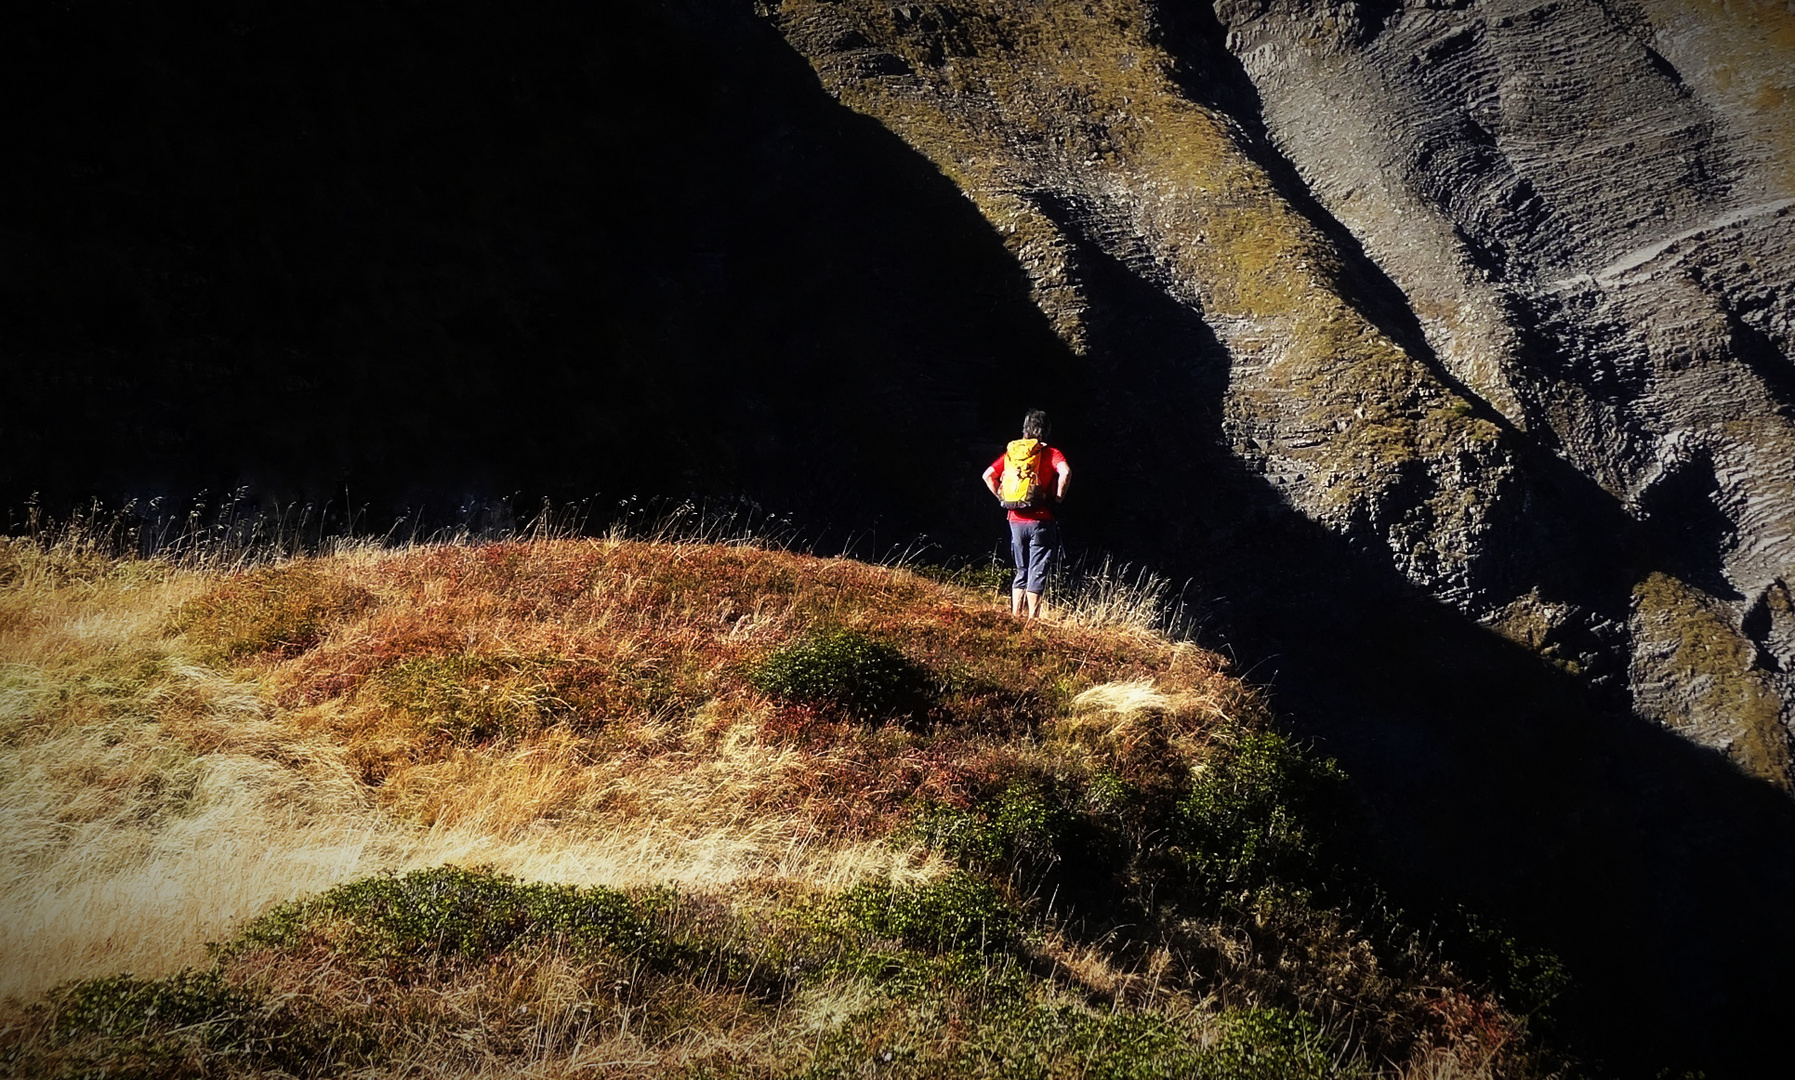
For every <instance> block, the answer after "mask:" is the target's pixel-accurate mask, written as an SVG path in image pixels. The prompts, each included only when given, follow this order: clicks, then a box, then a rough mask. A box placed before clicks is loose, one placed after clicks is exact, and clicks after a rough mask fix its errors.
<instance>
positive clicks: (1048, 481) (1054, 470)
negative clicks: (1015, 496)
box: [991, 446, 1066, 521]
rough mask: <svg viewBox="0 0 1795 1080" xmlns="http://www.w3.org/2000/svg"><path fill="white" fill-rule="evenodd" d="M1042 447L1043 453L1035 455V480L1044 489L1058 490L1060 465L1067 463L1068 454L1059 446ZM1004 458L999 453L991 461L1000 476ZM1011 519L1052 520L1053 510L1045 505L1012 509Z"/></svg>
mask: <svg viewBox="0 0 1795 1080" xmlns="http://www.w3.org/2000/svg"><path fill="white" fill-rule="evenodd" d="M1041 449H1042V453H1039V454H1036V455H1035V482H1036V483H1038V484H1040V485H1041V490H1043V491H1058V490H1059V489H1060V466H1061V465H1064V464H1065V463H1066V455H1064V454H1062V453H1060V452H1059V450H1058V449H1057V448H1055V447H1052V446H1044V447H1042V448H1041ZM1003 459H1004V455H1002V454H999V455H997V460H996V461H993V462H992V463H991V467H992V468H993V469H996V470H997V475H998V477H999V478H1001V477H1002V476H1003ZM1010 520H1011V521H1052V520H1053V511H1052V510H1050V509H1048V508H1047V507H1045V506H1032V507H1029V508H1028V509H1026V510H1011V511H1010Z"/></svg>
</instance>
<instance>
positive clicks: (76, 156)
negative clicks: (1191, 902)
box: [0, 0, 1067, 550]
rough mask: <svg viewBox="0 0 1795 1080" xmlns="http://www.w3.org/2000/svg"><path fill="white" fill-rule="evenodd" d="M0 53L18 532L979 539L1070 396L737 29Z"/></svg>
mask: <svg viewBox="0 0 1795 1080" xmlns="http://www.w3.org/2000/svg"><path fill="white" fill-rule="evenodd" d="M6 21H7V26H6V33H5V34H4V35H0V40H4V41H5V46H4V48H5V49H6V52H7V59H8V61H9V62H8V63H7V64H5V65H4V67H5V69H6V72H7V78H8V80H9V83H8V85H10V86H11V87H13V88H14V90H15V92H14V93H13V94H12V95H10V96H11V97H12V99H13V100H18V101H36V102H43V103H45V104H44V105H42V106H41V107H39V110H38V111H37V112H35V113H34V114H33V115H32V116H31V117H30V118H29V122H28V123H27V124H26V125H25V126H24V128H23V129H22V130H21V131H20V132H19V133H18V135H17V138H16V139H15V140H14V141H13V143H12V145H10V146H9V153H10V154H11V164H10V166H9V168H8V169H7V170H5V175H4V177H0V207H3V208H4V209H0V214H4V215H5V221H4V227H5V229H6V232H7V235H8V237H9V240H8V244H9V248H10V249H11V250H10V253H9V257H10V259H11V272H10V273H7V274H6V275H4V277H0V306H3V310H0V335H4V336H3V337H0V351H3V354H4V356H5V357H6V362H7V364H8V366H9V368H11V369H13V370H16V371H18V372H20V373H21V376H22V378H21V383H22V385H19V386H17V387H13V386H9V388H8V392H9V394H10V395H12V398H11V400H10V401H9V406H10V408H9V412H8V416H7V418H6V426H5V430H4V435H3V437H4V440H5V442H4V445H3V446H0V451H3V452H0V502H3V503H4V504H5V505H7V506H9V507H12V508H16V507H18V506H19V504H20V503H21V502H22V501H23V499H24V498H25V496H26V495H28V494H29V493H30V492H32V491H34V490H35V491H41V492H43V501H44V503H45V505H46V507H47V508H52V509H53V508H56V507H59V506H60V507H67V506H69V505H78V504H80V503H81V502H84V501H85V500H87V499H89V498H92V497H96V496H98V497H102V498H105V499H108V500H114V501H116V500H120V499H122V498H124V497H127V496H134V495H145V496H147V495H154V494H164V495H168V496H171V497H172V498H175V499H180V498H185V497H187V496H189V495H191V494H192V493H193V492H195V491H197V490H199V489H202V488H209V489H211V490H212V491H214V492H217V491H220V490H224V489H230V488H234V487H236V486H237V485H238V484H249V485H250V486H251V496H252V497H265V498H266V497H275V498H279V499H282V500H286V501H294V500H299V501H305V500H310V501H315V502H323V501H324V500H325V499H330V498H335V499H336V500H337V501H338V503H339V505H341V504H342V500H343V499H344V490H345V488H346V489H347V492H348V498H349V499H350V500H351V501H353V503H355V504H358V505H366V506H367V507H369V508H370V509H369V513H370V515H371V516H373V517H374V518H375V524H376V527H379V525H380V523H381V522H382V521H383V520H385V519H384V517H383V515H387V514H391V515H393V516H397V515H398V514H399V513H401V512H402V511H404V510H405V509H407V508H409V509H411V510H414V511H416V510H418V509H419V508H420V506H421V508H422V512H423V517H422V523H423V525H424V526H425V527H428V526H429V525H430V524H432V523H435V522H440V521H441V520H443V519H444V518H452V517H453V516H454V515H455V513H456V510H457V507H458V506H459V505H460V504H462V503H464V502H468V501H470V500H471V501H475V502H478V501H482V500H489V499H492V498H495V497H499V496H504V495H506V494H509V493H511V492H514V491H518V492H522V495H521V496H520V498H519V500H518V501H519V502H520V503H522V504H525V505H530V504H533V502H534V497H535V496H537V495H545V496H550V497H553V498H555V499H557V500H568V499H577V498H581V497H585V496H589V495H591V494H593V493H594V492H608V493H611V494H612V496H613V497H615V496H621V495H651V494H660V495H668V496H673V497H679V496H682V495H688V494H689V495H724V496H731V495H736V494H739V493H741V492H744V491H747V492H753V493H754V494H755V496H756V497H757V498H759V499H761V500H762V501H763V502H766V503H768V504H770V505H773V506H776V507H779V508H781V509H784V510H789V511H792V512H795V513H797V514H798V515H800V516H802V517H805V518H807V519H809V520H818V521H828V522H830V523H831V524H832V525H833V526H834V527H835V528H837V529H839V530H840V531H841V533H842V534H845V535H850V536H856V537H859V538H861V539H862V541H863V542H864V548H863V550H868V549H870V550H878V548H879V546H880V544H881V543H889V542H891V540H894V539H909V538H911V537H914V536H915V535H916V534H917V533H918V532H921V531H923V530H925V529H926V530H929V531H931V532H934V533H937V534H945V535H946V536H947V537H948V538H950V539H952V540H954V541H956V542H958V543H961V544H965V543H968V542H970V540H971V538H972V537H974V536H978V535H981V534H982V533H983V532H984V531H985V530H986V529H988V528H989V522H988V521H986V520H985V518H984V517H983V516H982V515H980V514H978V513H977V510H983V509H985V508H984V507H977V509H976V510H975V509H974V507H975V505H976V504H975V503H974V502H973V501H970V500H969V501H964V502H957V503H956V502H952V501H951V500H949V501H947V503H946V504H947V505H950V506H951V507H953V509H951V510H950V511H949V512H948V513H946V514H944V513H943V512H942V511H943V506H944V493H946V492H952V491H956V490H967V491H971V492H976V491H977V490H978V488H977V483H978V482H977V475H978V468H979V466H978V465H976V464H973V462H974V461H975V460H976V459H977V457H978V456H979V455H980V454H982V453H984V451H985V450H986V449H987V443H988V442H989V440H991V439H993V438H995V437H996V435H997V434H998V433H1001V432H1003V431H1005V430H1007V429H1009V428H1010V427H1012V426H1014V425H1015V424H1016V423H1017V418H1016V417H1014V416H1011V413H1016V414H1017V415H1018V416H1019V414H1020V411H1021V409H1022V408H1023V407H1024V403H1022V402H1019V401H1017V400H1016V396H1015V394H1014V393H1013V392H1012V390H1011V384H1012V383H1013V382H1014V372H1016V371H1019V370H1034V371H1040V372H1042V373H1043V374H1044V375H1046V376H1048V377H1049V378H1050V381H1052V382H1053V383H1055V384H1063V382H1064V379H1063V378H1062V377H1061V376H1062V375H1063V374H1064V371H1065V365H1066V363H1067V357H1066V353H1065V350H1064V348H1063V347H1062V346H1061V345H1060V344H1059V342H1058V341H1057V339H1056V338H1054V336H1053V334H1052V332H1051V330H1050V328H1049V327H1048V325H1047V323H1046V321H1045V320H1044V319H1043V318H1042V316H1041V315H1040V313H1039V312H1038V311H1037V310H1036V309H1035V308H1034V306H1033V305H1032V303H1031V302H1030V300H1029V293H1028V285H1027V281H1026V279H1025V278H1024V276H1023V274H1022V272H1021V271H1020V270H1019V268H1018V267H1017V266H1016V265H1015V263H1014V261H1013V260H1011V259H1010V258H1009V256H1008V255H1007V253H1006V252H1005V251H1004V249H1003V246H1002V244H1001V242H1000V241H999V240H998V239H997V238H996V237H995V236H994V235H993V234H992V233H991V231H990V229H989V226H988V225H987V224H986V222H985V221H984V220H983V218H981V217H980V216H979V214H978V213H977V211H976V210H975V209H974V208H973V207H972V206H971V205H970V204H968V203H967V202H966V200H965V199H964V198H963V197H962V196H961V195H960V193H959V192H958V190H957V189H956V188H955V187H954V186H953V185H952V184H951V183H950V182H948V181H947V180H946V179H945V178H944V177H942V176H941V175H940V173H939V172H938V171H937V170H936V169H935V168H934V167H933V166H932V165H931V164H929V163H928V162H927V161H926V160H924V159H922V158H921V157H919V156H918V155H916V154H915V153H914V152H912V151H911V150H910V149H909V148H908V147H907V146H906V145H905V144H904V143H903V142H902V141H901V140H899V139H897V138H896V137H895V136H893V135H892V134H891V133H890V132H888V131H886V130H884V129H883V128H882V127H880V126H879V125H878V124H876V123H875V122H873V121H871V120H869V119H867V118H865V117H863V116H860V115H858V114H855V113H853V112H852V111H850V110H848V109H846V108H843V107H842V106H841V105H839V104H838V103H836V102H835V101H834V100H833V99H832V98H830V97H829V96H828V95H827V94H825V93H824V92H823V91H822V89H821V87H820V86H819V85H818V83H817V80H816V77H815V75H814V74H813V73H812V72H811V70H810V69H809V67H808V66H807V65H806V64H805V63H804V62H803V61H802V59H801V58H799V57H798V56H796V55H794V54H793V53H792V51H791V50H790V49H789V48H787V47H786V46H785V43H784V42H783V40H782V39H781V38H780V37H779V36H778V34H777V33H776V32H775V31H774V30H773V29H772V28H771V27H770V26H769V25H768V24H766V23H765V22H764V21H763V20H760V19H757V18H755V17H754V16H753V15H752V14H751V12H750V11H749V10H748V7H747V5H745V4H736V3H690V4H688V3H657V2H654V0H644V2H641V3H634V4H623V5H607V4H589V3H573V2H567V3H558V4H551V5H545V6H538V7H535V8H532V9H531V11H530V12H529V13H528V15H527V17H525V16H522V15H520V13H519V12H517V11H516V10H514V9H513V8H511V7H507V6H506V5H503V4H496V3H485V2H479V0H462V2H458V3H453V4H451V5H448V6H446V7H445V6H443V5H426V4H420V3H398V4H392V5H371V4H360V3H341V4H328V5H324V6H318V5H311V6H308V7H306V8H304V9H303V10H301V9H298V8H281V7H278V6H274V7H268V6H262V7H253V8H241V7H231V8H229V10H228V11H227V10H225V9H223V8H220V9H219V10H218V11H210V10H206V8H205V6H204V5H200V6H189V7H184V8H183V7H179V6H172V7H171V6H168V5H138V6H132V7H127V8H120V9H117V10H114V9H112V8H110V7H108V8H106V9H93V8H91V7H89V6H83V5H75V6H73V7H71V6H69V5H52V4H47V3H45V4H38V5H35V6H21V7H19V8H16V9H12V10H9V14H8V16H7V17H6ZM51 102H54V105H53V106H52V105H50V104H49V103H51ZM993 453H995V451H993ZM881 537H884V538H886V539H884V540H881V539H880V538H881Z"/></svg>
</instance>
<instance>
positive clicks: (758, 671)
mask: <svg viewBox="0 0 1795 1080" xmlns="http://www.w3.org/2000/svg"><path fill="white" fill-rule="evenodd" d="M749 681H750V682H751V683H752V684H753V686H754V687H755V689H757V690H760V691H761V692H762V693H765V694H768V695H770V696H772V697H775V698H778V699H780V700H782V701H785V702H788V703H791V704H795V705H811V706H820V707H824V708H834V709H841V710H845V711H848V712H852V713H856V714H860V715H862V716H867V717H873V718H886V717H901V716H913V715H916V714H917V713H919V712H920V711H922V710H923V709H924V708H925V707H926V705H927V702H928V698H929V696H930V695H929V692H928V691H929V679H928V673H927V672H926V671H924V670H923V669H922V668H921V667H920V666H918V665H917V664H915V663H914V662H912V661H911V660H910V659H909V657H906V656H905V655H904V654H903V653H901V652H899V651H898V650H897V649H894V648H892V647H891V646H890V645H887V644H885V643H884V642H881V641H876V640H874V639H873V638H870V637H868V636H867V635H865V634H863V633H860V632H859V631H856V630H833V631H826V632H823V633H819V634H815V635H812V636H810V637H807V638H805V639H803V640H801V641H799V642H796V643H795V644H792V645H788V646H786V647H785V648H783V649H779V650H777V651H776V652H774V653H772V654H771V655H769V656H767V657H766V658H765V659H764V660H762V661H761V662H760V663H759V664H758V665H756V666H755V667H754V668H753V670H752V671H751V672H750V673H749Z"/></svg>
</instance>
